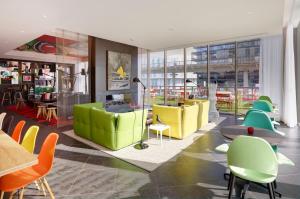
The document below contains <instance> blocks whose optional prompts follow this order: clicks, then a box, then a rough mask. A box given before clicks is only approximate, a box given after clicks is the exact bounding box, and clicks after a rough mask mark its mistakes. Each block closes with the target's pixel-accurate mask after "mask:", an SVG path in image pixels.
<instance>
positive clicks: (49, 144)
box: [0, 133, 59, 199]
mask: <svg viewBox="0 0 300 199" xmlns="http://www.w3.org/2000/svg"><path fill="white" fill-rule="evenodd" d="M58 137H59V136H58V134H56V133H50V134H49V135H48V136H47V138H46V139H45V141H44V143H43V145H42V148H41V151H40V153H39V156H38V160H39V163H38V164H37V165H34V166H31V167H28V168H26V169H23V170H20V171H16V172H14V173H10V174H7V175H5V176H3V177H1V178H0V190H1V191H2V192H1V199H2V198H3V195H4V192H12V194H11V197H12V196H13V193H14V192H15V191H16V190H18V189H22V190H21V193H20V198H23V194H24V187H26V186H27V185H29V184H31V183H33V182H34V181H38V180H40V181H41V183H42V184H43V185H45V187H46V189H47V190H48V192H49V194H50V197H51V199H54V198H55V197H54V195H53V193H52V191H51V188H50V186H49V184H48V182H47V181H46V178H45V176H46V175H47V174H48V173H49V172H50V171H51V169H52V165H53V160H54V153H55V147H56V143H57V140H58Z"/></svg>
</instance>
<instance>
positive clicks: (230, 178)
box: [227, 172, 232, 190]
mask: <svg viewBox="0 0 300 199" xmlns="http://www.w3.org/2000/svg"><path fill="white" fill-rule="evenodd" d="M231 182H232V173H231V172H230V174H229V180H228V184H227V190H229V189H230V186H231Z"/></svg>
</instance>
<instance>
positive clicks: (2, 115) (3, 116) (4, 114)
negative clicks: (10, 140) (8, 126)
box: [0, 112, 6, 130]
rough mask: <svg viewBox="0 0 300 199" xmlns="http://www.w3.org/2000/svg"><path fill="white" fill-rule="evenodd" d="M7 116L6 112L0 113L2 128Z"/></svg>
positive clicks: (0, 125) (0, 127) (0, 126)
mask: <svg viewBox="0 0 300 199" xmlns="http://www.w3.org/2000/svg"><path fill="white" fill-rule="evenodd" d="M5 116H6V113H5V112H3V113H1V114H0V129H1V130H2V124H3V120H4V118H5Z"/></svg>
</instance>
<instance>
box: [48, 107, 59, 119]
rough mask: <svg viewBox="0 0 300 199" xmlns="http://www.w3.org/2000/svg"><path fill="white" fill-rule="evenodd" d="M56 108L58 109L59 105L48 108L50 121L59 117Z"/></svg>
mask: <svg viewBox="0 0 300 199" xmlns="http://www.w3.org/2000/svg"><path fill="white" fill-rule="evenodd" d="M56 109H57V107H49V108H47V112H48V114H47V120H48V121H51V119H52V118H55V119H57V115H56Z"/></svg>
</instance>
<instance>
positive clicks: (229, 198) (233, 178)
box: [228, 174, 235, 199]
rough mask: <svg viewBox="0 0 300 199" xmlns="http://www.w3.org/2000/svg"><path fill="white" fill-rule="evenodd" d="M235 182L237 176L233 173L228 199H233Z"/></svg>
mask: <svg viewBox="0 0 300 199" xmlns="http://www.w3.org/2000/svg"><path fill="white" fill-rule="evenodd" d="M234 184H235V176H234V175H233V174H232V179H231V183H230V188H229V195H228V199H231V195H232V191H233V187H234Z"/></svg>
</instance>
